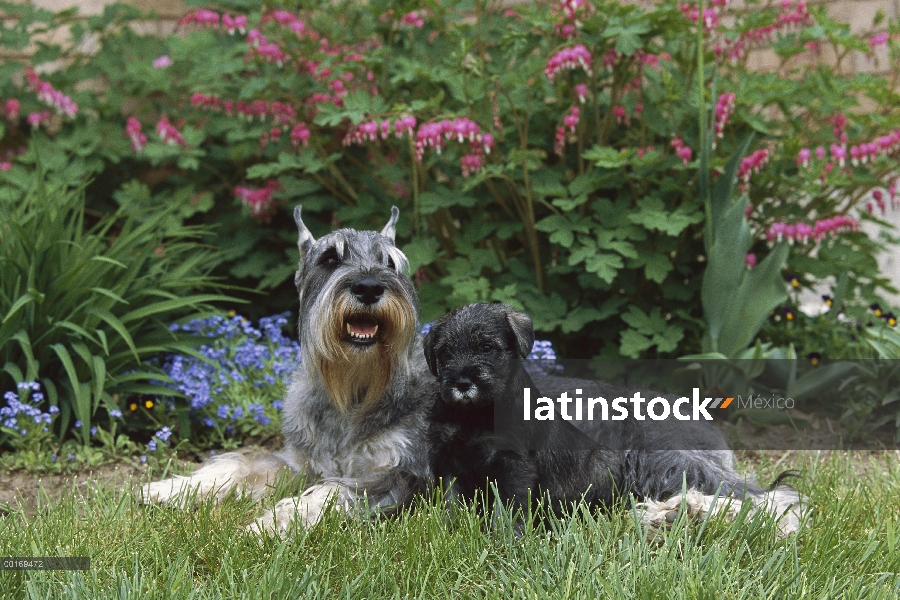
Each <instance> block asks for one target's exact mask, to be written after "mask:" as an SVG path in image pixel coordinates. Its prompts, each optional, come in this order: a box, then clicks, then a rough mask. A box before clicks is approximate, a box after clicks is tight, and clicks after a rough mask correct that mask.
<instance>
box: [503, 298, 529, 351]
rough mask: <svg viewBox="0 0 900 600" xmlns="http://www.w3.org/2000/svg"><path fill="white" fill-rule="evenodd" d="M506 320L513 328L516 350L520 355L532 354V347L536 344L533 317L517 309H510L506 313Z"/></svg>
mask: <svg viewBox="0 0 900 600" xmlns="http://www.w3.org/2000/svg"><path fill="white" fill-rule="evenodd" d="M506 320H507V321H508V322H509V327H510V329H512V334H513V338H514V341H515V345H516V350H517V351H518V352H519V356H521V357H522V358H525V357H526V356H528V355H529V354H531V348H532V347H533V346H534V326H533V325H532V324H531V317H529V316H528V315H526V314H525V313H523V312H519V311H517V310H510V311H509V312H508V313H506Z"/></svg>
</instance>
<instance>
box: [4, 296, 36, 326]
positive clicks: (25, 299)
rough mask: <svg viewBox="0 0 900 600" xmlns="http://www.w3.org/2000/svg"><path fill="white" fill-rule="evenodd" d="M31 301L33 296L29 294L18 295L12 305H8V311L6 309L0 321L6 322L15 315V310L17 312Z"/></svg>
mask: <svg viewBox="0 0 900 600" xmlns="http://www.w3.org/2000/svg"><path fill="white" fill-rule="evenodd" d="M32 302H34V296H32V295H31V294H23V295H22V296H20V297H19V299H18V300H16V301H15V302H14V303H13V305H12V306H11V307H10V309H9V311H7V313H6V316H5V317H3V321H2V322H3V323H6V322H7V321H9V320H10V319H11V318H12V317H13V315H15V314H16V313H17V312H19V310H20V309H21V308H22V307H23V306H25V305H27V304H30V303H32Z"/></svg>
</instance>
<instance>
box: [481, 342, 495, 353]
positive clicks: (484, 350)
mask: <svg viewBox="0 0 900 600" xmlns="http://www.w3.org/2000/svg"><path fill="white" fill-rule="evenodd" d="M493 351H494V346H493V345H491V344H482V345H481V353H482V354H490V353H491V352H493Z"/></svg>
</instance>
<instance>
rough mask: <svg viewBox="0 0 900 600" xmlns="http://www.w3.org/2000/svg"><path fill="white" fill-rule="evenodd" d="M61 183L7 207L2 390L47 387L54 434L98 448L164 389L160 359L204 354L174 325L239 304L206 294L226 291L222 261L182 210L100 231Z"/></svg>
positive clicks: (142, 214) (2, 212)
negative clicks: (183, 220)
mask: <svg viewBox="0 0 900 600" xmlns="http://www.w3.org/2000/svg"><path fill="white" fill-rule="evenodd" d="M54 184H55V185H54ZM58 185H59V183H58V182H51V183H47V184H38V185H36V186H35V188H34V189H31V190H29V191H28V192H27V193H26V194H25V195H24V196H23V197H22V198H21V199H19V201H17V202H12V201H11V200H9V199H6V198H0V271H2V273H3V275H2V277H0V315H2V320H0V364H2V365H3V368H2V370H0V386H2V388H0V389H9V388H11V387H14V386H15V385H16V384H18V385H23V382H30V383H28V385H31V386H33V385H38V384H39V385H40V387H41V390H42V391H40V392H39V391H38V390H37V389H33V388H28V389H32V391H34V394H32V396H31V400H33V401H37V402H38V403H41V402H43V404H44V406H45V407H46V406H49V407H55V408H58V410H59V415H58V419H56V420H54V422H53V423H48V422H45V423H44V425H53V426H54V427H55V428H56V431H54V434H56V435H58V436H59V438H60V439H63V438H65V437H66V436H68V435H69V434H70V433H71V434H75V435H76V436H77V437H79V438H80V439H81V441H82V442H83V443H84V444H87V443H88V442H89V441H90V438H91V436H92V429H93V427H94V425H95V424H96V423H95V421H96V420H97V419H98V418H102V417H103V416H104V415H105V413H107V412H109V413H110V414H112V413H111V412H110V411H113V410H121V406H117V403H118V402H120V401H121V400H122V399H123V398H124V397H127V396H128V395H131V394H139V393H152V392H154V391H160V390H161V389H164V388H155V387H154V386H152V385H151V384H150V381H151V380H152V379H157V378H159V372H158V370H155V369H152V368H151V367H150V366H148V365H147V364H146V361H147V360H148V359H150V358H152V357H154V356H156V355H158V354H159V353H161V352H173V351H176V350H177V351H188V350H189V349H190V348H191V347H192V346H193V345H194V340H192V339H189V336H186V335H178V334H176V333H175V332H172V331H169V330H168V329H167V328H166V323H167V322H171V321H176V320H178V319H181V318H184V317H187V316H189V315H193V314H196V313H197V312H198V311H201V310H208V305H207V304H206V303H208V302H214V301H228V300H229V299H230V297H228V296H223V295H220V294H216V293H207V294H202V293H195V292H197V291H198V290H204V289H206V290H209V289H210V288H213V287H214V280H213V279H212V278H210V277H209V276H208V271H209V270H210V269H211V268H212V266H213V265H214V264H215V258H214V257H212V256H211V253H210V252H209V251H208V249H204V248H203V247H202V245H200V244H198V243H197V239H198V238H199V236H200V234H201V233H202V231H203V230H202V228H199V229H198V228H196V227H186V226H182V225H181V224H180V223H179V221H180V219H177V218H175V219H174V220H175V222H176V225H173V224H172V223H171V222H170V219H172V218H173V217H174V214H175V212H176V211H175V210H174V209H172V208H168V209H166V208H160V209H159V210H158V211H156V212H155V213H154V214H152V215H148V214H147V213H148V211H146V210H143V209H141V208H139V207H135V206H130V205H125V206H124V207H123V209H122V210H120V211H116V212H114V213H112V214H110V215H108V216H105V217H102V218H100V219H96V220H94V222H91V220H92V219H91V217H90V216H88V217H86V216H85V206H84V198H83V194H82V193H81V192H78V191H72V190H66V189H65V188H64V187H62V189H61V188H60V187H56V186H58ZM86 221H87V222H86ZM35 382H37V383H35ZM20 389H22V388H20ZM7 400H9V399H7ZM17 402H19V404H16V405H15V407H18V408H15V407H14V406H13V404H12V403H11V401H9V402H8V403H7V407H6V408H9V409H10V410H13V409H14V408H15V410H18V411H19V412H21V410H22V408H21V407H22V406H24V405H23V404H22V402H24V400H19V401H17ZM26 414H28V413H26ZM11 416H12V415H10V417H11Z"/></svg>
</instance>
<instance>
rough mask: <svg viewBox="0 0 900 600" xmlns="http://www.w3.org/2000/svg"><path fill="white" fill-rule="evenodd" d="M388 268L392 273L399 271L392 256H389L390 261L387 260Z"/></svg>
mask: <svg viewBox="0 0 900 600" xmlns="http://www.w3.org/2000/svg"><path fill="white" fill-rule="evenodd" d="M387 267H388V269H390V270H391V271H396V270H397V265H395V264H394V259H393V258H391V257H390V256H388V259H387Z"/></svg>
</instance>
